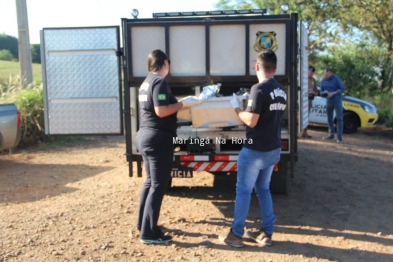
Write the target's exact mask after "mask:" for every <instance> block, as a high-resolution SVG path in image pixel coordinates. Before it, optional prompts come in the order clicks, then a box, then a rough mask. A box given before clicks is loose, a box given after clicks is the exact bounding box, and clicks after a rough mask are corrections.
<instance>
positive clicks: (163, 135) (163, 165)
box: [136, 128, 173, 239]
mask: <svg viewBox="0 0 393 262" xmlns="http://www.w3.org/2000/svg"><path fill="white" fill-rule="evenodd" d="M136 145H137V148H138V150H139V152H140V153H141V154H142V157H143V162H144V164H145V173H146V180H145V183H144V185H143V188H142V191H141V195H140V200H139V210H138V221H137V228H138V229H139V230H140V238H143V239H158V238H160V237H161V236H162V232H161V230H160V228H159V227H158V226H157V222H158V218H159V215H160V209H161V203H162V199H163V197H164V194H165V192H166V190H167V187H168V184H169V181H170V178H171V170H172V164H173V133H171V132H169V131H163V130H152V129H146V128H142V129H140V130H139V131H138V134H137V137H136Z"/></svg>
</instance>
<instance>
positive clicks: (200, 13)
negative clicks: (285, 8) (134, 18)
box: [153, 9, 267, 18]
mask: <svg viewBox="0 0 393 262" xmlns="http://www.w3.org/2000/svg"><path fill="white" fill-rule="evenodd" d="M266 11H267V10H266V9H252V10H214V11H196V12H168V13H153V17H154V18H159V17H184V16H216V15H236V14H240V15H247V14H254V15H256V14H266Z"/></svg>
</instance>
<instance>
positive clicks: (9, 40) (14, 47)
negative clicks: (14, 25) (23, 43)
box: [0, 34, 18, 59]
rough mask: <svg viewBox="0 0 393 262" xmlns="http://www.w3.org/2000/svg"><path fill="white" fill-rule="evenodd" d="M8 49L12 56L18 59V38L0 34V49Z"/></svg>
mask: <svg viewBox="0 0 393 262" xmlns="http://www.w3.org/2000/svg"><path fill="white" fill-rule="evenodd" d="M2 49H6V50H9V51H10V52H11V54H12V56H13V57H14V58H16V59H18V39H17V38H16V37H13V36H10V35H6V34H0V50H2Z"/></svg>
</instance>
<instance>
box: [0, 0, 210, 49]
mask: <svg viewBox="0 0 393 262" xmlns="http://www.w3.org/2000/svg"><path fill="white" fill-rule="evenodd" d="M217 2H218V0H138V1H137V0H26V3H27V16H28V21H29V32H30V43H31V44H39V42H40V30H42V29H43V28H47V27H85V26H113V25H121V24H120V23H121V18H132V16H131V11H132V9H134V8H135V9H138V11H139V16H138V17H139V18H151V17H152V14H153V13H160V12H180V11H211V10H215V9H216V8H214V4H216V3H217ZM0 10H1V15H0V34H7V35H12V36H15V37H17V38H18V22H17V17H16V1H15V0H0Z"/></svg>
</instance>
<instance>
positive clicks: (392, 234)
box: [0, 128, 393, 261]
mask: <svg viewBox="0 0 393 262" xmlns="http://www.w3.org/2000/svg"><path fill="white" fill-rule="evenodd" d="M385 131H386V130H385ZM385 131H384V132H383V130H382V131H381V130H378V129H374V130H371V131H370V130H368V131H359V132H358V133H356V134H351V135H345V136H344V138H343V139H344V143H343V144H337V143H335V142H326V141H323V140H322V137H323V136H325V135H326V130H325V129H320V128H313V129H311V130H310V132H309V133H310V135H312V139H300V140H299V149H298V152H299V161H298V163H297V164H296V167H295V178H294V179H293V180H292V181H291V191H290V194H289V195H280V194H274V195H273V201H274V208H275V214H276V216H277V222H276V226H275V234H274V236H273V241H274V243H273V246H271V247H260V246H258V245H257V244H256V243H254V242H252V241H250V240H249V239H247V238H246V237H245V238H244V243H245V247H244V248H241V249H236V248H232V247H229V246H226V245H224V244H222V243H220V242H219V240H218V236H219V235H221V234H224V235H225V234H227V232H228V230H229V227H230V225H231V222H232V218H233V207H234V199H235V183H236V177H235V176H234V175H230V176H228V175H222V176H213V175H211V174H210V173H206V172H199V173H195V174H194V178H192V179H183V178H177V179H174V180H173V186H174V187H173V188H172V190H171V191H169V192H168V194H167V195H166V196H165V198H164V201H163V205H162V209H161V216H160V220H159V224H161V225H162V226H163V228H164V230H165V231H167V232H169V233H170V234H171V235H172V236H173V242H172V243H170V244H167V245H144V244H142V243H140V242H139V238H138V233H137V231H136V230H135V221H136V211H137V206H138V200H139V191H140V188H141V185H142V183H143V180H144V177H142V178H140V177H136V174H134V177H129V176H128V163H127V162H126V158H125V156H124V153H125V142H124V137H121V136H115V137H110V136H108V137H102V136H96V137H86V138H85V139H83V140H79V141H78V140H76V141H74V142H70V143H67V144H65V145H58V146H56V145H55V146H53V145H52V146H48V145H45V146H41V147H34V148H29V149H27V150H21V151H17V152H14V153H13V154H10V155H9V154H4V153H3V154H0V181H1V183H0V228H1V237H0V261H392V260H393V222H392V221H393V220H392V217H393V207H392V203H393V179H392V177H393V176H392V175H393V150H392V149H393V139H392V132H391V131H389V130H387V131H386V132H385ZM385 134H387V135H385ZM134 170H136V167H135V168H134ZM259 223H260V218H259V211H258V201H257V198H256V196H255V195H253V198H252V203H251V207H250V213H249V216H248V220H247V225H246V226H247V228H250V229H254V228H258V225H259Z"/></svg>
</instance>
